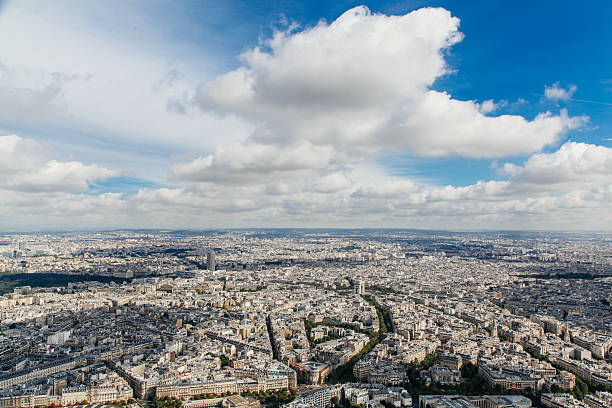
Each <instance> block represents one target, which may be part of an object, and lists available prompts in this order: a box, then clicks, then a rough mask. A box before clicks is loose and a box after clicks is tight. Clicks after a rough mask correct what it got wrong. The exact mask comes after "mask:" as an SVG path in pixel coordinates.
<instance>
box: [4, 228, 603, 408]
mask: <svg viewBox="0 0 612 408" xmlns="http://www.w3.org/2000/svg"><path fill="white" fill-rule="evenodd" d="M611 249H612V235H610V234H604V233H601V234H596V233H589V234H586V233H585V234H580V233H528V232H524V233H518V232H483V233H452V232H444V231H415V230H308V229H304V230H224V231H221V230H220V231H206V232H194V231H153V230H151V231H145V230H125V231H109V232H96V233H94V232H83V233H76V232H72V233H54V234H51V233H48V234H43V233H38V234H36V233H32V234H4V235H1V236H0V290H1V293H2V295H1V296H0V370H1V372H0V407H1V408H35V407H59V406H94V405H95V406H129V407H132V408H136V407H156V408H170V407H172V408H178V407H185V408H202V407H237V408H242V407H248V408H255V407H259V406H265V407H281V406H282V407H287V408H305V407H316V408H326V407H334V408H340V407H343V408H344V407H354V406H363V407H373V408H378V407H383V406H384V407H388V408H390V407H396V408H401V407H412V406H415V407H416V406H418V407H421V408H428V407H432V408H434V407H435V408H443V407H452V408H454V407H462V408H468V407H481V408H489V407H490V408H501V407H504V408H515V407H516V408H518V407H520V408H527V407H532V406H533V407H596V408H602V407H610V406H612V307H611V306H610V305H611V302H612V255H611ZM58 282H61V284H59V283H58Z"/></svg>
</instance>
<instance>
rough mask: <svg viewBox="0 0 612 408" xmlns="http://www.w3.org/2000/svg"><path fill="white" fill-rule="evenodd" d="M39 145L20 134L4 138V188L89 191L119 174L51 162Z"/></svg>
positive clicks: (0, 147)
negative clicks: (94, 184) (90, 187)
mask: <svg viewBox="0 0 612 408" xmlns="http://www.w3.org/2000/svg"><path fill="white" fill-rule="evenodd" d="M46 156H47V154H46V153H45V152H44V149H43V147H42V146H41V145H39V144H38V143H36V142H34V141H32V140H28V139H22V138H20V137H19V136H16V135H8V136H0V189H5V190H13V191H22V192H79V191H87V190H88V189H89V185H90V183H93V182H95V181H98V180H105V179H107V178H110V177H114V176H117V175H118V173H116V172H114V171H111V170H108V169H105V168H102V167H98V166H97V165H85V164H83V163H80V162H75V161H71V162H61V161H57V160H47V158H46Z"/></svg>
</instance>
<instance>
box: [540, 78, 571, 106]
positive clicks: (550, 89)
mask: <svg viewBox="0 0 612 408" xmlns="http://www.w3.org/2000/svg"><path fill="white" fill-rule="evenodd" d="M576 89H578V88H577V87H576V85H569V86H568V87H567V88H563V87H561V85H559V82H555V83H554V84H552V85H551V86H546V87H544V96H545V97H546V98H547V99H550V100H553V101H567V100H568V99H569V98H571V97H572V95H574V92H576Z"/></svg>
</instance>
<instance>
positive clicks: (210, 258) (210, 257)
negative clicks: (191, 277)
mask: <svg viewBox="0 0 612 408" xmlns="http://www.w3.org/2000/svg"><path fill="white" fill-rule="evenodd" d="M206 267H207V268H208V270H209V271H211V272H212V271H214V270H215V251H208V253H207V254H206Z"/></svg>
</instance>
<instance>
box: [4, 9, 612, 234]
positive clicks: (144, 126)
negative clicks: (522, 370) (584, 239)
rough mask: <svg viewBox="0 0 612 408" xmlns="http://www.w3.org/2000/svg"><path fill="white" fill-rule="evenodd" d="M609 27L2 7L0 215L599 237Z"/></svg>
mask: <svg viewBox="0 0 612 408" xmlns="http://www.w3.org/2000/svg"><path fill="white" fill-rule="evenodd" d="M361 5H364V6H366V7H367V9H369V11H364V10H366V9H363V8H359V7H358V6H361ZM423 7H440V8H443V9H445V10H447V11H448V12H450V16H452V17H454V18H458V19H459V20H460V23H458V22H457V20H454V19H452V18H451V17H450V16H449V15H446V14H445V13H446V12H445V11H444V10H438V11H435V12H431V13H429V12H425V11H423V9H422V8H423ZM351 9H352V10H351ZM349 10H351V11H350V12H348V11H349ZM345 13H346V14H345ZM391 16H397V18H401V19H399V20H398V19H397V18H396V19H394V18H393V17H391ZM609 21H612V6H611V5H610V4H609V2H605V1H594V2H588V3H584V4H583V3H578V2H570V1H538V2H531V1H519V2H501V1H499V2H498V1H470V2H466V1H373V2H354V1H336V2H329V1H308V2H299V1H280V0H279V1H232V0H228V1H222V2H219V1H182V2H171V1H148V2H133V3H126V2H121V1H115V2H113V1H111V2H103V3H93V2H80V1H59V2H54V3H53V4H50V3H46V2H42V1H29V0H26V1H19V2H18V1H10V0H9V1H3V2H1V3H0V49H3V51H4V52H2V53H0V108H1V109H2V112H1V113H0V137H4V139H3V142H2V143H4V147H3V149H4V154H6V157H8V158H10V159H11V160H12V161H11V162H10V163H9V164H7V165H5V167H4V168H3V167H2V166H0V171H1V172H3V173H4V174H3V176H4V177H3V178H2V180H4V181H2V182H1V183H0V190H4V191H5V194H4V197H5V199H4V201H0V213H1V214H5V215H11V216H12V217H10V218H11V219H12V220H14V222H13V223H12V224H10V223H8V224H7V225H6V226H5V227H6V228H26V229H27V228H43V229H44V228H45V227H49V228H57V227H62V226H65V227H66V228H80V227H83V226H85V227H88V228H89V227H97V226H106V225H105V224H104V223H105V222H107V220H108V218H107V217H106V216H105V214H106V213H107V212H108V211H112V212H113V213H115V214H120V215H121V216H120V217H117V218H116V223H117V225H118V226H135V227H141V226H142V227H164V228H167V227H177V228H179V227H184V226H190V227H191V226H195V227H203V228H208V227H215V226H218V227H226V226H229V227H231V226H238V227H242V226H323V227H324V226H328V225H329V226H354V225H355V223H356V222H357V223H358V224H359V225H357V226H388V225H391V226H398V225H399V226H405V227H424V228H428V227H432V228H438V227H441V226H442V227H447V226H448V225H450V226H455V227H456V228H458V229H478V228H497V227H500V228H502V227H503V228H505V227H508V226H512V227H513V226H515V225H517V224H516V222H515V221H513V220H511V219H510V218H507V219H505V218H504V217H505V216H507V214H509V213H510V214H512V216H514V217H516V219H519V220H527V219H528V218H529V217H533V219H534V220H538V222H539V220H541V218H542V214H544V213H547V214H550V215H549V216H548V217H549V218H547V219H546V220H542V221H541V224H537V225H536V226H537V227H538V228H544V229H546V228H550V227H553V228H555V227H559V228H564V227H567V228H570V229H571V228H577V227H578V226H583V225H587V226H588V225H589V223H591V224H592V225H593V227H596V226H600V225H601V224H602V223H601V222H597V219H596V218H597V217H596V216H591V215H587V214H592V213H597V214H603V215H604V220H605V222H604V223H603V225H604V229H605V228H608V227H606V225H612V220H610V217H609V213H610V211H609V210H610V207H609V205H608V204H607V202H606V200H607V197H608V195H609V194H612V193H611V191H612V188H611V187H610V184H609V180H610V179H611V178H612V177H610V176H612V174H610V173H609V172H610V171H612V170H610V169H612V164H611V163H610V157H612V156H610V149H609V148H610V147H611V146H612V140H611V139H612V51H611V50H612V25H611V24H609ZM335 26H343V27H345V31H344V32H342V33H338V32H335V31H334V27H335ZM2 38H3V40H2ZM423 41H425V42H428V43H427V44H429V45H427V46H425V45H423V44H424V43H423ZM327 42H329V44H328V43H327ZM334 47H336V48H334ZM388 47H389V48H388ZM387 48H388V49H393V50H398V51H397V52H395V51H388V49H387ZM328 51H329V52H330V53H329V54H327V57H325V58H323V59H322V60H319V59H318V58H321V55H323V54H325V53H326V52H328ZM362 55H375V56H376V57H375V58H380V60H378V61H377V62H378V66H376V65H375V64H370V63H371V62H372V61H371V60H368V59H367V58H366V59H364V58H363V57H362ZM360 70H361V71H360ZM344 73H346V75H345V74H344ZM242 75H246V76H245V78H248V79H247V82H241V81H242V80H239V79H238V78H239V77H240V76H242ZM248 81H250V82H248ZM313 81H314V82H313ZM321 84H327V86H326V87H323V86H320V85H321ZM368 95H371V97H368ZM322 106H326V107H328V110H327V111H325V110H321V107H322ZM15 137H16V138H17V139H15ZM16 140H17V141H16ZM2 143H0V145H2ZM0 147H2V146H0ZM6 160H9V159H6ZM7 163H8V161H7ZM24 163H27V166H30V167H27V166H26V164H24ZM46 200H50V201H49V202H56V204H54V205H55V206H57V208H56V207H54V205H51V207H53V210H52V213H51V214H48V213H47V211H48V208H47V209H45V210H43V209H41V208H36V206H34V207H33V208H31V209H30V212H28V209H27V208H26V207H24V203H45V202H47V201H46ZM53 200H56V201H53ZM62 203H63V207H62V208H60V207H61V206H62ZM47 207H49V206H47ZM15 208H17V209H18V210H16V209H15ZM66 208H68V209H66ZM485 208H486V210H484V209H485ZM492 208H497V209H492ZM570 208H572V209H575V211H573V212H572V211H570V210H569V209H570ZM594 208H596V209H595V210H594ZM71 209H72V210H71ZM177 209H180V210H181V211H179V212H180V213H181V214H184V215H182V216H181V218H180V219H178V220H177V219H173V218H172V216H171V215H172V214H176V213H177ZM70 211H72V212H70ZM18 213H19V214H21V215H18ZM152 214H154V216H152ZM373 214H374V215H373ZM365 215H367V216H368V217H370V218H367V220H368V221H367V222H364V221H363V220H364V216H365ZM555 216H556V217H557V219H555ZM585 216H588V217H591V218H590V221H589V222H586V223H585V222H584V219H583V218H584V217H585ZM20 217H23V222H22V221H19V220H20V219H22V218H20ZM559 217H562V218H565V219H567V222H565V223H561V224H559V223H558V222H557V220H558V218H559ZM466 218H470V219H472V220H473V221H472V224H470V223H468V222H465V219H466ZM599 218H600V219H601V217H599ZM26 220H27V221H26ZM43 220H44V221H43ZM67 220H69V221H67ZM152 220H154V221H152ZM356 220H358V221H356ZM370 223H371V224H372V225H370ZM9 224H10V225H9ZM525 224H526V226H529V225H533V222H532V221H529V222H527V221H526V222H525ZM0 227H2V225H0ZM518 228H524V227H522V226H518Z"/></svg>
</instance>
